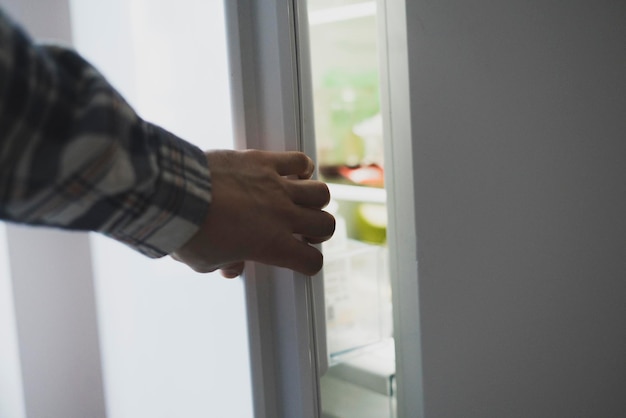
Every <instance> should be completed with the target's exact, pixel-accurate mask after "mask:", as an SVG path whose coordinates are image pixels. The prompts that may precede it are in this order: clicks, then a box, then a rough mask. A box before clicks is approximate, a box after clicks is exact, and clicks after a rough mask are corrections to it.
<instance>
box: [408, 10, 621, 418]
mask: <svg viewBox="0 0 626 418" xmlns="http://www.w3.org/2000/svg"><path fill="white" fill-rule="evenodd" d="M406 7H407V15H408V32H409V49H410V56H411V60H410V61H411V62H410V75H411V100H412V125H413V149H414V161H415V165H416V170H415V182H416V196H415V198H416V212H417V237H418V241H417V243H418V262H419V288H420V304H421V305H420V312H421V316H422V318H421V320H422V323H421V338H422V343H423V346H422V354H423V365H424V390H425V392H424V399H425V412H426V417H427V418H434V417H463V418H470V417H480V418H485V417H498V418H500V417H533V418H534V417H551V418H555V417H568V418H569V417H623V416H626V2H624V1H618V0H615V1H610V0H601V1H599V0H562V1H556V0H533V1H529V0H512V1H506V2H503V1H498V0H476V1H465V0H439V1H426V0H417V1H407V2H406Z"/></svg>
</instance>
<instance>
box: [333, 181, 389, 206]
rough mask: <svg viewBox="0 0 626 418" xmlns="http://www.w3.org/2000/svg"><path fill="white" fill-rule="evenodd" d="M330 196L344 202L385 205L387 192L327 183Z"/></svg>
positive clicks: (373, 188) (372, 188)
mask: <svg viewBox="0 0 626 418" xmlns="http://www.w3.org/2000/svg"><path fill="white" fill-rule="evenodd" d="M327 185H328V189H329V190H330V195H331V196H332V198H333V199H335V200H341V201H345V202H363V203H385V202H387V192H386V191H385V189H380V188H375V187H365V186H353V185H349V184H337V183H327Z"/></svg>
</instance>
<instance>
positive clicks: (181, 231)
mask: <svg viewBox="0 0 626 418" xmlns="http://www.w3.org/2000/svg"><path fill="white" fill-rule="evenodd" d="M145 130H146V132H147V135H148V136H149V142H152V143H153V144H154V145H155V149H156V151H157V152H156V155H157V167H158V171H159V175H158V178H157V181H156V184H155V185H154V187H153V188H151V189H152V192H151V195H150V196H149V197H148V199H147V201H148V202H149V204H148V205H146V208H145V209H144V210H143V212H142V214H141V216H138V217H136V218H134V219H133V220H132V221H131V222H128V223H126V224H125V225H124V226H123V227H122V228H120V229H116V230H112V231H102V232H104V233H105V234H106V235H109V236H111V237H113V238H114V239H116V240H118V241H120V242H123V243H125V244H127V245H129V246H131V247H133V248H134V249H136V250H137V251H139V252H141V253H143V254H145V255H147V256H148V257H151V258H158V257H162V256H164V255H167V254H170V253H172V252H174V251H176V250H177V249H179V248H180V247H182V246H183V245H184V244H185V243H187V241H189V240H190V239H191V237H192V236H193V235H194V234H195V233H196V232H197V231H198V230H199V228H200V225H201V224H202V223H203V222H204V219H205V217H206V215H207V211H208V208H209V204H210V203H211V176H210V171H209V167H208V162H207V158H206V155H205V154H204V152H203V151H202V150H200V148H198V147H196V146H195V145H193V144H190V143H188V142H186V141H184V140H182V139H180V138H178V137H176V136H175V135H173V134H171V133H169V132H167V131H165V130H163V129H161V128H159V127H157V126H154V125H151V124H148V123H146V125H145Z"/></svg>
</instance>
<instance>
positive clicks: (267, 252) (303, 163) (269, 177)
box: [172, 150, 335, 278]
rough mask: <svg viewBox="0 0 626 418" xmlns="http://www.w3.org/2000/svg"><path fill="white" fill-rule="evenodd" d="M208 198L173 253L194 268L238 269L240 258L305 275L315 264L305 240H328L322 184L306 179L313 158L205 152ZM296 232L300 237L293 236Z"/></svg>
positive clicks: (330, 221)
mask: <svg viewBox="0 0 626 418" xmlns="http://www.w3.org/2000/svg"><path fill="white" fill-rule="evenodd" d="M206 156H207V159H208V163H209V169H210V170H211V183H212V202H211V205H210V207H209V211H208V214H207V216H206V219H205V221H204V223H203V224H202V225H201V227H200V230H199V231H198V232H197V233H196V234H195V235H194V236H193V237H192V238H191V239H190V240H189V241H188V242H187V243H186V244H185V245H184V246H183V247H182V248H180V249H179V250H177V251H175V252H174V254H172V256H173V257H174V258H175V259H176V260H178V261H181V262H183V263H185V264H187V265H189V266H190V267H191V268H192V269H194V270H195V271H198V272H203V273H206V272H210V271H214V270H217V269H222V275H223V276H224V277H228V278H233V277H236V276H238V275H239V274H241V272H242V271H243V267H244V261H246V260H251V261H258V262H261V263H265V264H270V265H275V266H279V267H286V268H290V269H292V270H295V271H298V272H300V273H303V274H306V275H313V274H315V273H317V272H318V271H319V270H320V269H321V268H322V263H323V259H322V254H321V253H320V252H319V251H318V250H317V249H316V248H315V247H313V246H311V245H309V243H320V242H323V241H326V240H327V239H329V238H330V237H331V236H332V234H333V232H334V230H335V219H334V218H333V216H332V215H330V214H328V213H327V212H324V211H323V210H322V208H324V207H325V206H326V205H327V204H328V201H329V200H330V193H329V191H328V187H327V186H326V185H325V184H324V183H322V182H319V181H314V180H309V179H310V177H311V175H312V174H313V170H314V166H313V161H311V159H310V158H308V157H307V156H306V155H304V154H303V153H300V152H267V151H256V150H249V151H209V152H207V153H206ZM299 237H301V238H299Z"/></svg>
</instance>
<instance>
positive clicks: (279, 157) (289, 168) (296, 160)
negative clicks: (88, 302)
mask: <svg viewBox="0 0 626 418" xmlns="http://www.w3.org/2000/svg"><path fill="white" fill-rule="evenodd" d="M248 152H249V153H254V158H257V159H263V160H265V161H266V162H267V163H268V164H270V165H271V166H272V167H274V169H275V170H276V172H277V173H278V174H280V175H281V176H298V178H301V179H308V178H310V177H311V176H312V175H313V171H314V170H315V164H314V163H313V160H311V159H310V158H309V157H307V156H306V154H304V153H302V152H297V151H286V152H270V151H257V150H252V151H248Z"/></svg>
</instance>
